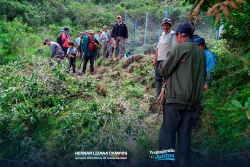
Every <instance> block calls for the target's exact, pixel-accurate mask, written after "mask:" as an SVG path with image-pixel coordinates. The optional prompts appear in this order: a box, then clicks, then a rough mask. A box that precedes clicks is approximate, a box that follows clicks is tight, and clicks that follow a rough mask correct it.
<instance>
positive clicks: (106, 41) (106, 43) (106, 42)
mask: <svg viewBox="0 0 250 167" xmlns="http://www.w3.org/2000/svg"><path fill="white" fill-rule="evenodd" d="M100 39H101V43H102V46H103V53H102V57H106V55H107V52H108V56H110V57H112V52H111V41H110V39H111V36H110V31H109V30H108V27H107V26H106V25H104V26H103V32H102V34H101V38H100Z"/></svg>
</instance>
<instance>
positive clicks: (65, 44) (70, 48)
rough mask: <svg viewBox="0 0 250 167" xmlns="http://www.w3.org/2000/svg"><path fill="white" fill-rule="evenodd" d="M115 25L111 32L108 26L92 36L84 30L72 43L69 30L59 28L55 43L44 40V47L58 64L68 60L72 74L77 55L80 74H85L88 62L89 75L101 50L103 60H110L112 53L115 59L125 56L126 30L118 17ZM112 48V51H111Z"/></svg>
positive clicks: (88, 31)
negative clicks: (80, 69) (80, 66)
mask: <svg viewBox="0 0 250 167" xmlns="http://www.w3.org/2000/svg"><path fill="white" fill-rule="evenodd" d="M116 19H117V23H116V24H114V25H113V28H112V30H108V26H107V25H104V26H103V32H101V31H100V30H98V31H97V32H96V34H94V31H93V30H86V31H85V33H84V32H80V33H79V37H77V38H76V40H75V41H74V42H73V41H71V39H70V35H69V28H68V27H64V28H61V33H60V34H59V35H58V37H57V41H56V42H53V41H51V40H50V39H49V38H46V39H45V40H44V45H48V46H49V47H50V50H51V54H50V57H51V58H55V59H56V60H57V62H58V63H60V62H61V61H63V60H64V58H65V57H67V58H68V61H69V68H71V67H72V69H73V73H75V72H76V69H75V68H76V58H77V56H78V55H79V58H80V60H81V61H83V62H84V63H83V68H82V73H85V72H86V68H87V64H88V62H89V61H90V73H91V74H93V73H94V62H95V60H97V59H98V58H99V57H100V50H101V48H102V50H103V52H102V56H103V58H108V57H110V58H112V55H113V52H114V54H115V59H117V58H118V55H121V56H120V58H121V57H123V56H124V55H125V41H127V39H128V29H127V26H126V24H125V23H124V22H123V21H122V17H121V16H120V15H119V16H117V17H116ZM112 48H114V49H113V51H112ZM119 49H120V50H121V51H119Z"/></svg>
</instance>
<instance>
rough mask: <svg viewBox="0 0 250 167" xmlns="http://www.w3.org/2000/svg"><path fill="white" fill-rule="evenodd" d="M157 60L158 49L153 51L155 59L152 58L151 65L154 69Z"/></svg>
mask: <svg viewBox="0 0 250 167" xmlns="http://www.w3.org/2000/svg"><path fill="white" fill-rule="evenodd" d="M157 58H158V48H157V49H156V51H155V58H154V62H153V64H152V65H153V66H154V67H156V62H157Z"/></svg>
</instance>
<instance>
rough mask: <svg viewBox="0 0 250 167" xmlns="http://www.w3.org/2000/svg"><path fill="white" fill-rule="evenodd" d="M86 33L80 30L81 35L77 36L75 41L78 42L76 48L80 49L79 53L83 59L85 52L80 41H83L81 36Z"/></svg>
mask: <svg viewBox="0 0 250 167" xmlns="http://www.w3.org/2000/svg"><path fill="white" fill-rule="evenodd" d="M83 35H84V32H80V33H79V36H78V37H77V38H76V40H75V43H76V49H77V51H78V53H80V55H79V58H80V59H82V54H83V51H82V50H81V48H80V42H81V38H82V37H83Z"/></svg>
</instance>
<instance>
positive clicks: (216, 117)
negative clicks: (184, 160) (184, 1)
mask: <svg viewBox="0 0 250 167" xmlns="http://www.w3.org/2000/svg"><path fill="white" fill-rule="evenodd" d="M189 2H190V1H189ZM191 2H192V1H191ZM216 2H217V1H216ZM169 3H170V4H171V2H169ZM212 3H214V2H211V5H212ZM249 3H250V2H249ZM170 4H168V3H163V2H162V1H156V0H146V1H143V2H141V1H138V2H136V3H135V1H133V0H128V1H126V2H125V1H124V2H122V1H116V0H115V1H103V0H100V1H99V0H98V1H97V0H95V1H83V0H78V1H68V0H59V1H52V0H26V1H7V0H2V1H1V2H0V9H1V10H0V65H1V66H0V76H1V79H0V131H1V133H0V166H100V164H103V165H104V166H120V165H124V166H129V165H130V166H139V167H142V166H162V164H161V162H156V161H154V160H151V159H147V158H146V157H147V156H149V151H150V150H157V149H158V143H157V137H158V132H159V128H160V124H161V121H162V119H161V118H160V119H159V125H158V126H156V127H155V126H154V125H153V121H154V118H155V117H156V115H153V114H150V113H149V112H148V107H149V104H150V103H152V102H153V101H154V99H152V98H151V96H152V95H153V94H154V84H155V83H154V69H153V67H152V66H151V63H152V60H153V57H152V56H144V55H136V56H133V57H131V58H129V59H127V60H120V61H119V62H113V61H109V60H104V59H99V60H98V61H97V62H96V65H98V66H97V68H96V69H97V74H95V75H89V74H87V75H83V76H78V75H73V74H71V73H67V72H66V70H65V68H66V62H65V63H62V64H56V63H55V62H54V63H55V64H56V65H55V67H53V68H51V67H50V66H49V64H48V63H47V58H48V55H49V52H50V51H49V48H48V47H47V46H42V42H43V40H44V38H45V37H50V38H51V39H55V38H56V36H57V35H58V33H59V29H60V27H63V26H68V27H70V34H71V36H72V39H75V37H76V36H77V33H76V32H78V31H83V30H86V29H89V28H91V29H92V28H93V29H95V30H97V29H99V28H100V27H101V26H102V25H103V24H104V23H105V24H107V25H109V26H111V25H112V24H113V23H114V21H115V19H114V18H115V16H116V15H118V14H120V15H123V14H124V13H125V12H128V13H129V12H131V13H133V14H134V15H136V14H139V13H143V12H147V11H148V12H150V13H154V16H155V17H156V18H158V19H159V20H160V19H161V17H162V13H164V12H165V8H166V7H167V6H169V5H170ZM180 5H181V4H180ZM205 5H206V4H205ZM211 5H210V4H209V5H208V6H211ZM241 5H243V4H241ZM176 8H181V6H178V7H176ZM186 8H189V7H186ZM138 9H140V10H138ZM156 9H157V10H156ZM249 10H250V5H249V4H247V5H245V8H244V11H232V13H231V16H232V18H233V20H232V21H229V20H227V19H225V18H223V19H222V20H221V23H223V24H224V34H223V36H222V38H221V40H220V41H219V43H218V44H217V45H216V44H215V41H214V46H215V47H214V48H212V50H213V51H214V52H215V53H216V54H217V57H218V65H217V67H216V69H215V70H214V71H213V72H212V77H211V88H210V89H209V90H208V91H206V92H205V94H204V99H203V105H204V111H203V114H202V117H201V119H200V121H199V123H198V124H199V126H198V127H196V128H195V129H194V131H193V136H192V160H193V166H197V167H198V166H199V167H200V166H202V167H203V166H204V167H207V166H229V167H234V166H245V167H247V166H248V165H249V163H250V162H249V159H250V125H249V119H250V87H249V81H250V79H249V71H250V69H249V66H250V63H249V62H250V50H249V43H250V41H249V39H250V38H249V36H250V35H249V32H248V29H249V24H250V22H249V14H248V13H249ZM157 31H158V30H157ZM39 48H41V49H43V52H42V53H39V52H37V50H38V49H39ZM90 150H97V151H106V150H112V151H119V150H121V151H125V150H126V151H128V160H127V161H116V160H110V161H102V160H95V161H81V160H79V161H78V160H75V159H74V153H75V151H90ZM177 151H178V150H177Z"/></svg>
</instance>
